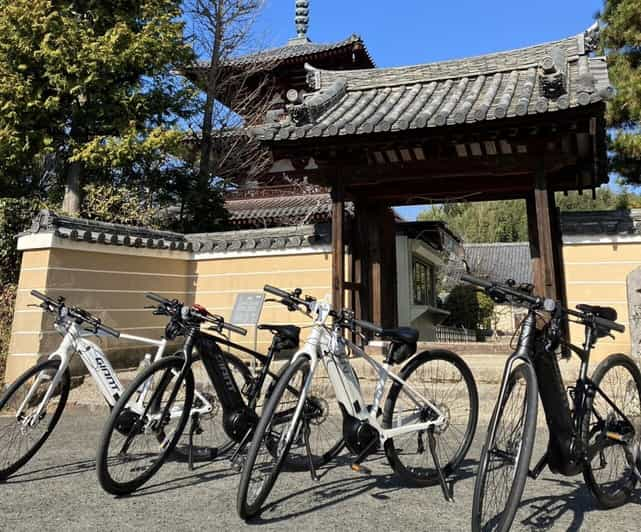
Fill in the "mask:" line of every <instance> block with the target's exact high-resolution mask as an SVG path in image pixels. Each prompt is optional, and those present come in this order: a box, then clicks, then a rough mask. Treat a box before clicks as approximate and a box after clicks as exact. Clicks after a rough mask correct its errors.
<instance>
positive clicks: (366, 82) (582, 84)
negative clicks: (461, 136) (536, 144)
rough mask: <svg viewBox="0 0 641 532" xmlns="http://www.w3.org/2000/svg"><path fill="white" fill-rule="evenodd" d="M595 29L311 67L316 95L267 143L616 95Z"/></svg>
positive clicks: (456, 120) (262, 133) (269, 131)
mask: <svg viewBox="0 0 641 532" xmlns="http://www.w3.org/2000/svg"><path fill="white" fill-rule="evenodd" d="M594 31H595V30H593V29H591V30H588V31H587V32H586V33H585V34H580V35H577V36H574V37H570V38H567V39H563V40H560V41H555V42H550V43H546V44H540V45H537V46H531V47H529V48H522V49H518V50H512V51H508V52H501V53H494V54H488V55H484V56H479V57H472V58H467V59H461V60H455V61H444V62H438V63H430V64H424V65H416V66H409V67H397V68H381V69H373V70H372V69H365V70H349V71H330V70H319V69H315V68H313V67H312V66H309V65H308V66H307V69H308V81H309V84H310V86H311V87H312V89H313V92H311V93H310V94H308V95H307V96H306V97H305V100H304V102H303V103H302V104H298V105H291V106H289V107H288V114H287V115H286V118H285V119H284V120H281V121H279V122H274V123H268V124H264V125H263V126H261V127H260V128H258V130H257V134H258V138H260V139H262V140H286V139H299V138H303V137H304V138H317V137H332V136H337V135H356V134H364V133H377V132H385V131H401V130H408V129H420V128H426V127H439V126H446V125H454V124H463V123H476V122H485V121H492V120H496V119H502V118H512V117H519V116H525V115H536V114H542V113H548V112H553V111H558V110H564V109H568V108H571V107H578V106H585V105H589V104H592V103H595V102H600V101H602V100H604V99H607V98H609V97H610V96H611V95H612V94H613V88H612V87H611V85H610V82H609V79H608V72H607V65H606V62H605V58H602V57H592V56H591V55H590V52H591V51H592V50H593V49H594V48H595V35H594Z"/></svg>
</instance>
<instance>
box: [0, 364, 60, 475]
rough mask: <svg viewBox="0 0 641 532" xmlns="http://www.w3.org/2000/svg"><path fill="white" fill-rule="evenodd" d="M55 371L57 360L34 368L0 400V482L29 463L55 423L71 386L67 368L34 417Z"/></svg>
mask: <svg viewBox="0 0 641 532" xmlns="http://www.w3.org/2000/svg"><path fill="white" fill-rule="evenodd" d="M59 368H60V359H57V358H55V359H51V360H46V361H44V362H41V363H39V364H36V365H35V366H33V367H32V368H30V369H28V370H27V371H25V372H24V373H23V374H22V375H20V377H18V378H17V379H16V380H15V381H14V382H13V384H11V385H10V386H9V388H7V390H6V391H5V392H4V393H3V394H2V395H1V396H0V481H4V480H6V479H7V478H8V477H9V476H10V475H12V474H13V473H15V472H16V471H18V469H20V468H21V467H22V466H24V465H25V464H26V463H27V462H28V461H29V460H31V458H33V456H34V455H35V454H36V453H37V452H38V450H39V449H40V447H42V446H43V445H44V443H45V441H47V438H48V437H49V436H50V434H51V433H52V432H53V429H54V427H55V426H56V424H57V423H58V420H59V419H60V416H61V415H62V411H63V410H64V408H65V405H66V403H67V397H68V396H69V388H70V386H71V377H70V375H69V369H68V368H67V369H66V370H65V372H64V374H63V375H62V378H61V379H60V381H59V383H58V385H57V386H56V389H55V390H54V392H53V395H52V396H51V399H50V400H49V402H48V403H47V404H46V405H45V406H44V408H43V409H42V412H41V413H40V415H39V417H38V419H35V418H34V416H35V415H36V413H37V410H38V408H39V407H40V404H41V402H42V400H43V399H44V397H45V394H46V393H47V390H49V388H50V387H51V386H52V384H53V378H54V376H55V375H56V373H57V372H58V369H59ZM27 398H28V399H29V400H28V401H26V402H25V400H26V399H27ZM18 411H20V414H19V415H18Z"/></svg>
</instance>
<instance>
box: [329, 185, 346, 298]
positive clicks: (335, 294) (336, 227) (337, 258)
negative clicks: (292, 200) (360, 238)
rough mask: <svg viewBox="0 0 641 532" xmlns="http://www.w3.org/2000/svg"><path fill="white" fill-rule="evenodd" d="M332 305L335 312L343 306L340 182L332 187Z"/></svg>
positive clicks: (342, 200)
mask: <svg viewBox="0 0 641 532" xmlns="http://www.w3.org/2000/svg"><path fill="white" fill-rule="evenodd" d="M331 197H332V305H333V306H334V308H335V309H336V310H340V309H342V308H343V306H344V299H345V242H344V239H343V226H344V219H345V214H344V213H345V190H344V188H343V183H342V181H338V182H337V183H335V184H334V185H333V186H332V189H331Z"/></svg>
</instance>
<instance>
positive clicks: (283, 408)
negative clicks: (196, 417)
mask: <svg viewBox="0 0 641 532" xmlns="http://www.w3.org/2000/svg"><path fill="white" fill-rule="evenodd" d="M308 373H309V360H308V359H307V358H306V357H299V358H297V359H296V360H294V362H292V363H291V364H290V365H289V366H288V367H287V369H286V370H285V372H284V373H283V374H282V375H281V377H280V379H279V380H278V381H277V383H276V386H275V387H274V389H273V390H272V393H271V395H270V398H269V400H268V401H267V403H266V405H265V407H264V408H263V413H262V415H261V418H260V421H259V422H258V426H257V427H256V431H255V432H254V436H253V438H252V442H251V445H250V446H249V449H248V452H247V459H246V461H245V465H244V467H243V471H242V474H241V477H240V483H239V485H238V497H237V499H236V508H237V510H238V515H239V516H240V517H241V518H243V519H249V518H251V517H253V516H255V515H256V514H258V513H259V511H260V509H261V507H262V504H263V502H265V499H267V496H268V495H269V493H270V491H271V489H272V487H273V485H274V482H276V478H277V477H278V474H279V473H280V471H281V469H282V467H283V463H284V462H285V460H286V458H287V455H288V453H289V451H290V448H291V447H292V444H293V443H294V441H299V440H300V439H301V437H300V436H301V434H303V432H304V431H303V430H300V428H301V424H304V423H305V421H304V417H305V414H304V413H303V415H301V416H300V419H298V420H296V425H295V426H294V425H292V424H293V423H294V411H295V410H296V405H297V404H298V401H299V398H300V392H301V389H302V386H303V384H304V383H305V379H306V378H307V375H308ZM290 431H291V434H292V435H293V436H292V438H290V439H289V441H287V438H286V437H285V436H286V435H287V433H288V432H290ZM297 446H300V444H298V445H297Z"/></svg>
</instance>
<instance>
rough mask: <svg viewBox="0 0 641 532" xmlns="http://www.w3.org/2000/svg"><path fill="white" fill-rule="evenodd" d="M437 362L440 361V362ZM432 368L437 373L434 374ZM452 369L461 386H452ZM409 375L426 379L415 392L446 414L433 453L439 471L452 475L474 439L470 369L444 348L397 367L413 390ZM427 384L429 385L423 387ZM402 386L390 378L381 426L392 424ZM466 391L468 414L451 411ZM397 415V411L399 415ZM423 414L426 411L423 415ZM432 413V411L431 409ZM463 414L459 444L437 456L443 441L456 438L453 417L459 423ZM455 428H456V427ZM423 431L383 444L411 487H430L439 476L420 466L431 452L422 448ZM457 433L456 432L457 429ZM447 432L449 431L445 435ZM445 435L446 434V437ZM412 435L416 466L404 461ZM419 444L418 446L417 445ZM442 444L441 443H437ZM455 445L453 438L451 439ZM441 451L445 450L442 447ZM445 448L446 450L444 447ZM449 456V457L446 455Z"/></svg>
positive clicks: (475, 417)
mask: <svg viewBox="0 0 641 532" xmlns="http://www.w3.org/2000/svg"><path fill="white" fill-rule="evenodd" d="M432 362H436V367H435V368H434V366H431V367H430V371H429V372H428V371H427V370H426V366H427V365H428V364H430V363H432ZM441 362H442V363H443V364H442V365H441ZM441 369H444V370H445V371H446V373H447V375H446V374H441V373H440V370H441ZM434 371H436V372H438V374H437V375H435V374H434ZM454 372H456V373H458V375H460V380H458V383H464V384H463V386H460V387H457V388H456V389H454V386H455V385H456V384H457V382H456V381H455V382H454V384H452V379H453V378H455V375H454ZM426 373H427V374H426ZM412 376H417V377H418V378H423V379H425V377H427V380H423V382H424V383H425V384H426V387H424V388H421V389H420V390H418V391H419V393H421V394H423V396H426V397H427V398H428V399H429V400H430V401H431V402H433V403H434V404H436V403H438V404H439V405H440V406H442V407H444V408H443V410H445V411H446V412H447V413H448V414H449V419H448V425H447V426H446V427H445V428H444V429H443V430H442V431H441V432H440V433H437V432H435V436H436V441H437V453H438V455H439V456H438V457H439V462H440V463H441V464H442V466H441V467H442V468H443V473H444V475H445V476H446V477H447V476H449V475H451V474H453V473H454V472H455V471H456V470H457V469H458V467H459V466H460V464H461V462H462V461H463V459H464V458H465V456H466V455H467V452H468V451H469V449H470V445H472V440H473V439H474V434H475V432H476V424H477V420H478V407H479V400H478V391H477V388H476V382H475V381H474V376H473V375H472V372H471V371H470V368H469V367H468V366H467V364H466V363H465V362H464V361H463V359H462V358H461V357H459V356H458V355H457V354H455V353H452V352H451V351H446V350H440V349H439V350H433V351H424V352H422V353H420V354H418V355H416V356H415V357H413V358H412V359H411V360H410V361H409V362H408V363H407V364H406V365H405V366H404V367H403V369H402V370H401V372H400V373H399V377H400V378H401V379H403V381H405V382H407V383H408V384H409V385H410V386H411V387H412V388H414V389H416V388H417V385H416V384H415V383H414V382H409V381H410V379H411V378H412ZM444 379H447V380H446V381H445V382H449V384H446V385H445V386H441V387H440V389H439V386H438V383H439V382H442V381H443V380H444ZM427 384H429V386H427ZM402 388H403V385H402V383H399V382H398V381H394V384H393V385H392V387H391V388H390V391H389V393H388V396H387V400H386V401H385V409H384V411H383V426H384V427H385V428H387V429H389V428H391V427H392V426H395V425H396V424H395V423H394V421H395V415H394V414H395V406H396V403H397V401H398V400H399V397H403V396H404V394H401V391H402ZM439 392H444V395H443V396H442V397H441V399H443V400H445V399H447V401H448V404H444V403H442V401H439V400H438V399H437V395H438V394H439ZM465 392H466V393H467V395H468V400H469V414H465V413H463V412H458V413H454V415H453V412H452V409H451V408H450V406H449V405H453V404H455V403H456V404H460V403H459V398H460V397H461V395H462V394H463V393H465ZM411 407H412V408H415V405H414V404H412V405H411ZM405 412H406V409H403V411H402V413H403V414H405ZM400 415H401V414H400V413H399V416H400ZM426 415H427V414H426ZM432 415H434V414H433V412H432ZM461 415H463V416H465V417H467V420H466V425H465V429H464V431H463V438H462V441H461V442H460V444H459V445H458V446H457V447H456V448H455V449H454V452H452V453H447V452H445V453H444V454H443V456H440V455H441V449H444V447H445V445H446V440H448V441H450V442H451V441H452V438H456V435H455V434H453V433H454V430H455V426H454V425H455V424H454V421H453V420H454V418H456V421H457V423H456V424H457V425H459V424H462V423H463V422H464V421H463V420H461V421H459V417H460V416H461ZM456 430H458V429H456ZM424 432H425V431H422V432H421V431H419V432H414V433H408V434H407V435H403V436H401V437H398V438H392V439H389V440H387V441H386V445H385V454H386V455H387V459H388V461H389V463H390V466H391V467H392V469H393V470H394V471H395V472H396V473H397V474H398V475H399V476H400V477H401V479H402V480H403V481H404V482H406V483H407V484H410V485H413V486H433V485H435V484H438V482H439V476H438V472H437V471H436V468H435V467H427V468H423V467H422V466H423V462H424V460H423V459H424V458H426V457H429V460H430V462H431V460H432V459H431V454H430V453H429V452H427V451H426V447H427V445H426V444H425V443H424V435H423V433H424ZM459 432H460V431H459ZM448 433H449V434H448ZM446 436H447V437H446ZM413 438H416V439H417V440H416V441H417V444H418V445H419V448H418V449H417V454H418V455H419V456H418V458H419V462H421V463H420V464H419V466H420V467H419V466H409V465H406V463H405V461H406V460H411V457H410V455H409V453H407V450H408V448H407V445H406V442H407V443H410V440H411V439H413ZM395 443H398V444H399V445H401V446H402V450H401V449H400V448H399V447H397V445H395ZM421 444H422V445H421ZM441 444H442V445H441ZM454 444H455V445H456V440H455V441H454ZM444 450H445V449H444ZM445 451H446V450H445ZM447 455H449V456H447Z"/></svg>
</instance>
